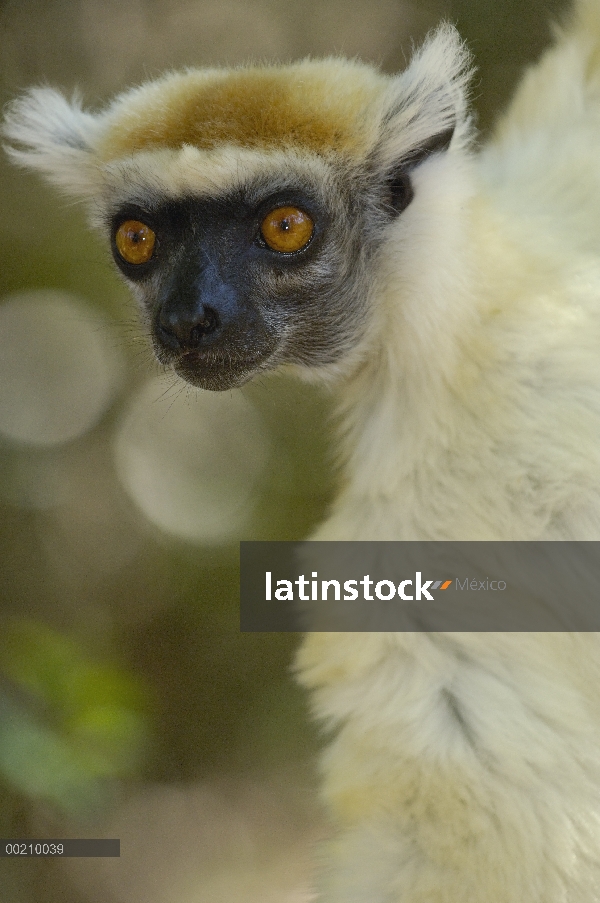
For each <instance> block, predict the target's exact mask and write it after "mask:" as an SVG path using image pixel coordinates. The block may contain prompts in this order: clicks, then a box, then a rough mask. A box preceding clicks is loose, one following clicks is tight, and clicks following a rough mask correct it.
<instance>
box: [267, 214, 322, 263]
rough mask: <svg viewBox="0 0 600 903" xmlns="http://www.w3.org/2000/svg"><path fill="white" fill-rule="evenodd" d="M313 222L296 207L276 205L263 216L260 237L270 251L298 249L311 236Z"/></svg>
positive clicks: (307, 241) (306, 242) (304, 244)
mask: <svg viewBox="0 0 600 903" xmlns="http://www.w3.org/2000/svg"><path fill="white" fill-rule="evenodd" d="M314 227H315V224H314V223H313V221H312V220H311V218H310V216H308V214H307V213H304V211H303V210H299V209H298V207H277V209H276V210H271V212H270V213H268V214H267V216H265V218H264V220H263V221H262V225H261V227H260V231H261V234H262V237H263V238H264V240H265V242H266V243H267V245H268V246H269V247H270V248H271V250H272V251H282V252H284V253H286V252H287V253H288V254H289V253H290V252H291V251H300V250H301V248H305V247H306V245H307V244H308V243H309V241H310V240H311V238H312V234H313V231H314Z"/></svg>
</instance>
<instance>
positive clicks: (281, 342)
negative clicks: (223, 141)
mask: <svg viewBox="0 0 600 903" xmlns="http://www.w3.org/2000/svg"><path fill="white" fill-rule="evenodd" d="M320 169H321V172H320V173H319V176H320V179H319V180H314V183H311V180H310V178H308V177H307V174H306V172H305V173H303V174H300V173H294V171H293V168H292V167H289V168H288V169H287V172H281V173H277V172H275V173H274V172H271V173H270V174H269V175H268V177H266V176H262V177H261V176H258V177H255V178H254V179H251V180H249V181H246V180H245V179H241V181H240V183H239V184H238V185H235V187H234V188H231V186H230V187H229V189H228V190H224V191H223V192H216V193H213V194H212V196H211V195H207V194H202V193H198V194H196V195H195V196H194V194H184V195H183V196H180V197H176V198H172V199H168V200H166V199H165V198H164V196H162V197H161V196H160V195H158V196H156V197H153V193H152V190H151V189H145V190H142V191H140V190H139V189H138V191H137V197H136V192H133V193H132V194H133V199H132V200H127V201H126V202H124V203H123V202H121V203H120V204H119V205H118V208H117V209H116V210H115V211H114V212H111V215H110V217H109V219H110V223H109V225H110V232H111V241H112V249H113V255H114V258H115V261H116V263H117V265H118V267H119V268H120V270H121V272H122V273H123V275H124V276H125V277H126V279H127V280H129V281H130V282H131V283H132V285H133V288H134V291H135V294H136V295H137V297H138V300H139V301H140V303H141V305H142V309H143V313H144V315H145V317H146V318H147V321H148V324H149V326H150V330H151V334H152V340H153V345H154V349H155V352H156V355H157V357H158V358H159V360H160V361H161V362H162V363H164V364H167V365H170V366H172V367H173V368H174V370H175V371H176V372H177V373H178V374H179V375H180V376H182V377H183V378H184V379H185V380H187V381H188V382H189V383H192V384H193V385H195V386H199V387H202V388H205V389H217V390H219V389H229V388H232V387H235V386H241V385H243V384H244V383H245V382H247V381H248V380H249V379H250V378H251V377H252V376H254V375H255V374H256V373H257V372H259V371H263V370H266V369H271V368H273V367H275V366H277V365H279V364H282V363H292V364H300V365H307V366H310V367H320V366H325V365H327V364H330V363H332V362H335V361H336V360H337V359H338V357H340V356H341V355H342V354H343V353H344V352H345V351H346V350H348V348H350V347H352V346H353V345H354V344H355V343H356V342H357V341H358V339H359V338H360V334H361V331H362V330H363V328H364V319H365V312H366V299H365V294H366V292H365V290H364V288H363V284H362V283H363V280H362V279H361V271H362V270H364V267H365V258H366V257H368V254H367V253H366V247H367V244H368V242H367V241H366V236H365V228H364V225H363V222H364V219H363V216H362V215H361V213H360V212H359V211H361V210H362V209H363V206H364V205H363V204H361V203H357V201H358V200H359V199H358V198H357V197H356V193H355V192H354V197H353V196H352V194H351V192H350V191H349V190H348V186H346V188H345V189H344V187H342V186H339V185H336V183H335V180H334V179H333V178H332V176H331V174H329V177H328V178H327V180H326V183H327V184H326V187H325V186H324V185H323V179H322V176H323V172H322V169H323V167H320ZM232 181H234V182H235V174H234V173H232ZM355 189H356V190H358V186H355Z"/></svg>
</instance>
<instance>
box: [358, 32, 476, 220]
mask: <svg viewBox="0 0 600 903" xmlns="http://www.w3.org/2000/svg"><path fill="white" fill-rule="evenodd" d="M469 63H470V57H469V53H468V51H467V50H466V48H465V46H464V44H463V43H462V41H461V39H460V37H459V35H458V33H457V31H456V29H455V28H453V27H452V26H451V25H447V24H443V25H441V26H440V27H439V28H438V29H437V30H436V31H435V32H434V33H433V34H432V35H430V36H429V38H428V39H427V40H426V41H425V44H424V45H423V47H422V48H421V49H420V51H419V52H418V53H417V54H416V55H415V56H414V57H413V59H412V60H411V63H410V65H409V67H408V69H406V70H405V71H404V72H402V73H401V74H400V75H398V76H396V77H395V78H393V79H392V80H391V82H390V86H389V88H388V91H387V93H386V97H385V99H384V106H383V110H382V117H381V124H380V129H379V136H378V140H377V143H376V145H375V147H374V148H373V151H372V166H373V168H374V170H375V172H376V177H377V179H378V181H379V183H380V184H383V185H385V186H387V190H388V195H389V204H390V205H391V207H392V208H393V209H394V210H395V211H396V212H398V213H399V212H401V211H402V210H404V208H405V207H407V206H408V204H409V203H410V201H411V200H412V186H411V181H410V173H411V171H413V170H414V169H415V167H417V166H419V165H420V164H421V163H423V162H424V161H425V160H427V159H428V158H429V157H431V156H432V155H434V154H438V153H443V152H445V151H446V150H448V148H449V146H450V143H451V142H452V141H453V140H454V141H455V143H457V144H458V145H460V144H465V143H466V142H467V140H468V137H469V132H470V120H469V116H468V113H467V87H468V81H469V77H470V75H471V72H470V69H469Z"/></svg>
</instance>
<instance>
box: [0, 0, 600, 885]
mask: <svg viewBox="0 0 600 903" xmlns="http://www.w3.org/2000/svg"><path fill="white" fill-rule="evenodd" d="M465 68H466V56H465V52H464V50H463V48H462V46H461V44H460V42H459V41H458V39H457V38H456V36H455V34H454V33H453V31H452V29H450V28H448V27H443V28H442V29H441V30H439V31H438V32H437V33H436V35H434V36H433V37H432V38H431V39H430V40H429V42H428V43H427V44H426V46H425V48H424V49H423V50H422V51H421V52H420V54H418V55H417V56H416V57H415V59H414V60H413V61H412V63H411V65H410V66H409V68H408V70H407V71H406V72H405V73H403V74H402V75H400V76H398V77H397V78H394V79H388V78H385V77H384V76H381V75H378V74H377V73H375V72H373V71H372V70H371V69H369V68H368V67H363V66H360V65H357V64H350V63H343V62H340V61H331V60H330V61H325V62H322V63H316V64H314V63H300V64H297V65H295V66H291V67H282V68H279V69H277V68H259V69H248V70H236V71H234V72H233V73H222V72H213V71H210V72H189V73H186V74H183V75H169V76H167V77H166V78H165V79H163V80H162V81H159V82H157V83H155V84H151V85H149V86H144V87H142V88H139V89H136V90H134V91H131V92H128V93H126V94H124V95H123V96H121V97H120V98H118V99H117V100H116V101H115V103H114V104H113V105H112V106H111V107H110V108H109V109H108V110H107V111H106V112H104V113H101V114H98V115H96V116H92V115H91V114H87V113H84V112H82V111H81V109H80V108H79V107H78V105H77V104H73V105H71V104H68V103H67V102H66V101H65V100H64V99H63V98H62V97H60V95H58V94H56V93H55V92H49V91H47V90H43V91H34V92H32V93H31V94H30V95H28V96H27V97H26V98H24V99H23V100H21V101H18V102H17V103H16V104H15V105H14V106H13V108H12V110H11V111H10V112H9V114H8V117H7V121H6V126H5V133H6V134H7V135H8V137H9V139H10V140H11V142H12V146H13V151H12V153H13V156H14V157H16V159H17V160H18V161H19V162H23V163H25V164H27V165H29V166H33V167H37V168H38V169H40V170H42V171H43V172H45V173H46V174H47V175H49V177H50V178H51V179H53V180H54V181H55V182H57V183H58V184H59V185H61V186H62V187H64V188H67V190H69V191H71V192H73V193H75V194H78V195H81V196H83V197H84V198H86V199H88V200H93V201H95V202H96V204H97V203H98V202H99V203H100V204H101V205H102V206H103V207H104V209H105V210H106V211H108V213H109V214H110V215H113V213H114V211H115V210H118V209H119V208H120V205H122V204H123V203H124V202H127V203H131V202H135V203H136V204H139V205H143V204H146V205H150V204H151V203H155V201H153V200H152V199H153V198H155V197H156V196H161V197H166V198H169V199H171V200H173V199H174V200H175V201H176V200H177V199H180V198H187V197H189V196H190V195H192V196H195V197H198V198H203V197H211V198H214V197H220V196H222V195H223V194H224V193H226V192H228V191H231V190H232V189H233V190H236V191H240V190H244V191H246V194H247V195H248V196H249V195H250V194H251V190H250V189H249V188H248V186H252V185H254V186H257V185H258V184H259V183H260V184H262V182H261V180H263V181H264V180H269V179H272V180H273V182H274V184H275V188H276V191H275V194H277V192H281V191H287V190H289V186H290V184H296V183H297V182H298V181H300V182H301V183H302V185H303V189H304V190H306V191H308V192H309V194H310V197H311V198H315V197H317V195H318V192H319V191H320V192H321V194H320V195H319V198H320V200H318V203H317V201H315V203H316V204H317V207H318V206H319V204H321V206H322V207H323V209H325V208H326V209H327V211H328V213H327V216H329V217H330V219H329V222H331V221H335V220H336V218H337V220H339V221H341V223H342V226H343V229H341V230H340V231H339V232H338V233H336V232H335V228H334V233H335V234H334V237H335V241H333V239H332V241H333V244H332V245H328V244H327V240H326V239H325V238H324V239H323V245H322V247H320V248H318V249H317V251H316V252H315V254H316V257H314V258H308V257H307V258H306V260H307V262H306V264H305V265H304V264H303V266H305V268H304V269H302V268H301V269H300V270H299V271H298V270H294V271H293V273H292V272H291V271H290V272H288V273H287V275H286V277H285V278H286V279H287V281H288V282H293V283H294V286H295V291H296V292H300V291H301V289H302V285H303V281H302V280H303V279H304V280H305V282H306V284H307V285H309V286H310V291H313V288H312V286H313V283H314V281H315V280H316V279H317V278H322V279H325V278H326V276H327V279H332V280H333V277H332V276H330V275H327V274H328V273H329V272H330V270H332V268H333V266H334V263H333V262H334V261H338V263H337V264H336V266H337V267H338V269H339V268H340V266H341V268H342V269H344V267H343V266H342V265H341V264H339V259H340V257H341V259H342V260H343V261H346V264H347V265H348V266H350V263H352V267H353V269H352V279H351V282H352V287H349V286H348V284H347V281H344V280H341V281H340V279H341V277H340V279H338V281H337V282H336V281H335V280H334V281H333V282H332V283H331V285H332V286H333V288H331V290H329V288H328V290H327V291H326V292H325V293H324V297H325V299H326V300H325V301H324V302H323V311H322V313H320V314H319V313H318V311H319V308H317V307H312V308H310V310H311V317H312V318H315V317H317V316H322V317H324V318H325V319H327V318H328V317H329V319H330V321H331V322H329V325H328V327H327V330H325V332H324V333H323V335H324V338H323V347H325V346H326V344H327V342H329V344H330V350H331V354H330V355H329V358H327V356H326V355H324V356H322V357H321V358H316V359H311V358H310V354H309V351H306V350H305V352H304V353H305V357H302V355H301V354H300V352H299V351H298V348H299V347H301V346H300V345H299V344H298V341H299V340H297V339H296V338H294V336H295V333H294V332H293V329H292V327H290V329H291V332H290V333H289V334H288V333H286V334H285V335H286V337H285V338H284V339H282V338H281V335H280V332H277V330H278V329H279V330H283V331H284V332H285V329H284V327H283V326H282V325H281V324H279V325H277V324H275V325H273V324H271V321H268V317H267V327H266V330H267V332H268V333H269V335H272V336H275V335H276V336H277V337H278V339H277V341H278V343H279V344H276V351H273V352H271V351H269V352H268V355H267V356H266V357H263V358H261V359H260V361H259V362H258V363H256V364H255V365H253V368H254V369H252V368H249V369H247V371H244V372H243V374H242V376H240V379H242V380H243V379H246V378H249V377H250V376H251V375H252V372H258V370H260V369H261V368H262V369H267V368H269V367H271V366H275V365H277V364H280V363H288V364H290V363H291V364H292V365H294V366H296V367H297V368H300V369H301V370H302V372H304V373H306V372H308V373H309V374H311V375H313V376H316V377H322V378H325V379H326V380H327V381H328V382H329V383H331V384H333V386H334V389H335V392H336V393H337V396H338V398H339V412H340V421H341V424H342V431H341V437H340V449H341V457H342V466H343V468H344V472H345V483H344V488H343V490H342V491H341V493H340V495H339V497H338V499H337V500H336V502H335V504H334V507H333V511H332V513H331V516H330V518H329V519H328V520H327V522H326V523H325V524H324V525H323V526H322V527H321V528H320V530H319V531H317V533H316V535H315V537H314V538H317V539H348V540H356V539H376V540H379V539H403V540H412V539H460V540H466V539H469V540H470V539H490V540H491V539H494V540H496V539H499V540H509V539H512V540H515V539H518V540H533V539H551V540H564V539H585V540H599V539H600V356H599V350H600V250H599V249H600V212H599V211H600V205H599V203H598V200H599V199H600V165H599V162H598V156H599V148H600V3H599V2H598V0H580V2H579V3H578V4H577V6H576V9H575V11H574V13H573V15H572V18H571V21H570V22H569V24H568V26H567V27H566V28H565V29H564V31H562V32H561V33H560V34H559V35H558V36H557V41H556V44H555V46H554V47H553V48H551V49H550V50H549V51H548V52H547V53H546V54H545V56H544V57H543V58H542V60H541V61H540V63H539V64H538V65H537V66H536V67H535V68H533V69H532V70H531V71H530V72H528V73H527V74H526V76H525V79H524V81H523V83H522V85H521V87H520V89H519V91H518V93H517V96H516V98H515V100H514V102H513V105H512V107H511V108H510V109H509V111H508V112H507V114H506V115H505V116H504V118H503V119H502V120H501V122H500V123H499V126H498V128H497V130H496V133H495V135H494V137H493V138H492V141H491V142H490V144H489V145H488V146H487V147H485V148H484V149H483V150H482V151H481V152H480V153H478V154H475V153H474V152H473V151H472V150H471V149H470V147H469V140H470V126H469V121H468V117H467V114H466V105H465V84H466V76H465ZM256 92H258V95H257V93H256ZM263 92H264V93H263ZM257 97H258V101H257ZM263 103H264V107H263ZM452 128H453V129H454V132H453V137H452V141H451V142H450V144H449V147H446V145H447V144H448V142H446V145H444V143H443V142H442V143H440V142H439V141H436V140H434V139H436V138H437V136H439V135H444V134H446V133H448V130H451V129H452ZM428 148H429V149H428ZM398 174H400V177H401V180H400V185H401V186H404V188H403V190H404V191H405V193H404V195H402V198H403V199H402V202H401V203H398V204H397V209H396V210H395V211H394V210H392V211H391V212H390V209H391V208H392V207H393V206H394V203H393V201H394V197H395V195H394V191H396V189H395V188H393V186H397V185H398V184H399V183H398V178H399V175H398ZM407 174H408V175H407ZM407 178H410V183H408V182H407V181H406V180H407ZM286 179H287V182H286ZM402 179H404V182H402ZM408 184H409V185H410V194H406V191H408V189H407V187H406V186H407V185H408ZM382 185H386V186H387V187H388V188H389V186H390V185H391V186H392V188H389V192H391V193H390V194H389V196H388V195H385V196H384V194H381V192H380V194H378V193H377V192H378V190H379V189H380V188H381V186H382ZM307 186H308V187H307ZM311 186H312V187H311ZM319 186H320V187H319ZM344 186H346V188H344ZM348 186H350V187H349V188H348ZM252 190H254V191H255V192H258V194H260V191H259V189H258V188H256V187H255V188H254V189H252ZM311 192H312V193H311ZM277 196H279V194H277ZM356 197H358V198H359V199H360V201H361V204H360V210H359V211H357V210H356V206H357V205H354V206H353V203H352V199H353V198H354V199H356ZM382 198H383V200H382ZM386 198H387V200H386ZM390 198H391V200H390ZM132 199H133V200H132ZM328 199H329V200H328ZM319 209H321V208H319ZM363 209H366V213H364V214H363V213H362V212H361V211H362V210H363ZM315 215H316V214H315ZM97 219H98V222H100V223H101V222H102V221H103V219H105V217H104V218H103V217H100V218H97ZM355 234H358V235H359V237H360V241H358V242H357V241H354V239H352V236H353V235H355ZM344 236H346V237H344ZM353 241H354V244H353ZM357 249H358V252H357ZM350 253H352V254H353V255H354V256H353V257H352V258H351V260H350ZM336 254H337V255H338V256H337V257H336ZM295 265H296V264H294V266H295ZM311 268H312V269H311ZM298 273H299V274H298ZM307 274H308V275H307ZM152 278H155V281H156V280H158V276H156V277H152ZM261 278H262V277H261ZM336 278H337V277H336ZM265 279H266V277H265V278H263V279H262V282H261V284H262V285H265V284H266V282H265ZM294 280H295V281H294ZM284 281H285V280H284ZM270 285H271V283H269V286H270ZM327 285H328V286H329V283H327ZM154 290H155V291H156V289H154ZM134 291H135V292H136V294H137V296H138V298H140V301H141V303H142V304H143V305H145V309H146V310H147V309H148V307H149V305H150V308H151V302H150V301H149V300H148V296H149V292H150V289H148V287H147V286H145V284H144V285H142V286H141V287H140V285H138V284H137V283H135V282H134ZM269 291H274V289H272V287H271V288H269V287H267V289H265V292H267V294H268V292H269ZM335 291H339V292H343V293H345V295H344V297H347V299H348V304H349V309H350V311H351V316H352V318H353V321H354V323H355V326H354V327H353V328H350V327H349V326H347V324H346V323H345V322H344V314H343V312H342V311H341V310H340V309H338V308H335V301H334V300H333V296H334V295H335ZM307 294H308V295H310V292H309V291H308V289H307ZM330 295H331V299H330V297H329V296H330ZM252 303H254V302H252ZM256 303H257V304H258V303H259V302H258V301H257V302H256ZM331 305H333V307H331ZM331 310H333V311H334V315H332V314H331ZM315 311H317V313H315ZM294 316H296V314H292V312H291V307H290V314H289V317H290V322H291V321H292V320H293V317H294ZM348 316H349V315H348ZM356 324H358V325H356ZM305 327H306V323H304V324H303V328H305ZM286 328H287V326H286ZM269 330H271V331H270V332H269ZM290 335H291V338H290ZM338 335H341V336H342V339H341V340H340V339H338V338H336V336H338ZM274 341H275V339H274ZM294 343H295V344H294ZM274 347H275V346H274ZM290 349H292V350H290ZM215 354H216V352H215ZM265 354H266V352H265ZM269 355H270V356H269ZM213 365H214V366H215V367H216V366H218V359H217V357H215V358H214V359H213ZM202 378H204V377H202ZM232 379H233V377H232ZM297 664H298V673H299V675H300V679H301V681H302V682H303V683H304V685H305V686H307V687H309V688H310V689H311V690H312V700H313V706H314V711H315V713H316V714H317V715H318V716H319V717H320V718H322V719H324V720H325V721H326V722H327V723H328V724H329V725H330V726H332V727H334V728H335V729H336V733H335V738H334V739H333V741H332V742H331V744H330V745H329V747H328V749H327V751H326V753H325V755H324V757H323V763H322V768H323V776H324V783H323V792H324V796H325V799H326V801H327V803H328V806H329V808H330V811H331V814H332V819H333V821H334V823H335V824H336V826H337V836H336V839H335V841H334V842H333V843H332V846H331V850H330V854H329V858H328V865H327V868H326V871H325V874H324V878H323V886H322V897H321V899H323V901H324V903H458V901H460V903H579V901H581V903H591V901H597V900H600V692H599V691H598V686H599V684H600V641H599V639H598V636H597V635H595V634H568V633H564V634H430V635H426V634H368V635H364V634H363V635H360V634H313V635H310V636H309V637H308V638H307V639H306V640H305V642H304V645H303V647H302V649H301V652H300V655H299V657H298V663H297Z"/></svg>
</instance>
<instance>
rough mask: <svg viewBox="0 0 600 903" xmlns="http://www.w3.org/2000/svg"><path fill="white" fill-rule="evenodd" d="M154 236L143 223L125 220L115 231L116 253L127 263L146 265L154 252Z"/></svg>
mask: <svg viewBox="0 0 600 903" xmlns="http://www.w3.org/2000/svg"><path fill="white" fill-rule="evenodd" d="M155 240H156V235H155V234H154V232H153V231H152V229H151V228H150V226H146V225H145V223H140V222H138V220H136V219H128V220H125V222H124V223H121V225H120V226H119V228H118V229H117V232H116V235H115V244H116V246H117V251H118V252H119V254H120V255H121V257H122V258H123V260H125V261H126V262H127V263H135V264H138V263H147V261H148V260H150V258H151V257H152V253H153V251H154V242H155Z"/></svg>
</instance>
